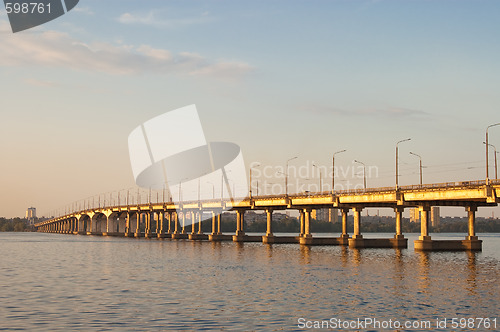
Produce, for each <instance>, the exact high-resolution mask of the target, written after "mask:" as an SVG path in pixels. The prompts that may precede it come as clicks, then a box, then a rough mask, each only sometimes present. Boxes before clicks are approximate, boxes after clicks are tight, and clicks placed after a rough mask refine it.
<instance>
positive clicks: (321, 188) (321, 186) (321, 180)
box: [313, 164, 323, 192]
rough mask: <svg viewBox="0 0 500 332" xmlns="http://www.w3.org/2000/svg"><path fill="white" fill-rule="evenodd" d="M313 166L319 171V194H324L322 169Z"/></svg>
mask: <svg viewBox="0 0 500 332" xmlns="http://www.w3.org/2000/svg"><path fill="white" fill-rule="evenodd" d="M313 166H314V167H316V169H317V170H318V171H319V192H322V191H323V179H322V177H321V168H319V167H318V166H316V165H315V164H313Z"/></svg>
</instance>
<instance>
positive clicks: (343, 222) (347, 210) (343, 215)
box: [341, 209, 349, 238]
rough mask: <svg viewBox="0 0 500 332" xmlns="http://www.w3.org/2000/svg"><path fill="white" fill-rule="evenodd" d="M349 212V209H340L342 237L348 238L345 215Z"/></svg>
mask: <svg viewBox="0 0 500 332" xmlns="http://www.w3.org/2000/svg"><path fill="white" fill-rule="evenodd" d="M348 214H349V209H342V235H341V237H342V238H349V233H348V232H347V215H348Z"/></svg>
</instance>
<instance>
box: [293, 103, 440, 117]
mask: <svg viewBox="0 0 500 332" xmlns="http://www.w3.org/2000/svg"><path fill="white" fill-rule="evenodd" d="M301 110H307V111H309V112H312V113H318V114H332V115H339V116H347V117H361V116H362V117H367V116H368V117H387V118H396V119H408V118H413V119H424V118H427V117H429V116H430V114H429V113H427V112H425V111H421V110H414V109H409V108H403V107H387V108H364V109H342V108H336V107H328V106H318V105H316V106H307V107H301Z"/></svg>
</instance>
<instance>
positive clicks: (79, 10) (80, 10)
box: [73, 6, 95, 15]
mask: <svg viewBox="0 0 500 332" xmlns="http://www.w3.org/2000/svg"><path fill="white" fill-rule="evenodd" d="M73 12H77V13H81V14H85V15H94V14H95V13H94V12H93V11H92V10H91V9H90V8H89V7H81V6H77V7H75V8H73Z"/></svg>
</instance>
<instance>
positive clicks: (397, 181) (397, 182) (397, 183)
mask: <svg viewBox="0 0 500 332" xmlns="http://www.w3.org/2000/svg"><path fill="white" fill-rule="evenodd" d="M410 140H411V138H407V139H403V140H401V141H398V142H397V143H396V190H398V189H399V179H398V176H399V175H398V165H399V164H398V145H399V143H403V142H408V141H410Z"/></svg>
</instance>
